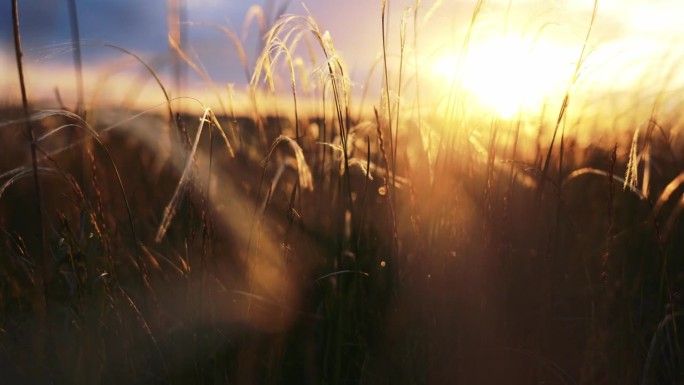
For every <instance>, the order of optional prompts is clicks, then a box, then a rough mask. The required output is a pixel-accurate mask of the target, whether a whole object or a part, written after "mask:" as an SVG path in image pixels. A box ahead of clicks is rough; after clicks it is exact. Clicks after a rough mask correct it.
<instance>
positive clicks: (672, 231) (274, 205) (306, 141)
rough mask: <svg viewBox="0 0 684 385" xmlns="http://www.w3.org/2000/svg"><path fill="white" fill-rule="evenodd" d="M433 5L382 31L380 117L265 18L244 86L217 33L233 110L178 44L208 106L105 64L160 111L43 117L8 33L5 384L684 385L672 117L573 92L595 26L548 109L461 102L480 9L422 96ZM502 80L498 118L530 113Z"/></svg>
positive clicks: (131, 104) (120, 108)
mask: <svg viewBox="0 0 684 385" xmlns="http://www.w3.org/2000/svg"><path fill="white" fill-rule="evenodd" d="M389 3H391V1H390V2H389ZM436 3H437V4H436V5H435V6H434V7H433V8H430V6H429V5H425V6H423V5H422V4H421V1H416V2H415V4H414V5H413V6H412V7H410V8H407V9H405V10H400V11H402V12H399V11H398V10H397V9H396V8H392V9H390V8H389V6H390V5H391V4H388V2H386V1H378V2H377V4H376V5H377V6H376V7H375V8H372V10H373V11H377V25H378V37H377V38H378V39H379V40H381V41H382V47H383V48H382V52H381V53H380V54H379V55H378V56H377V61H376V66H375V67H374V70H375V71H376V75H375V76H372V74H369V75H368V79H369V80H368V82H371V81H376V80H377V81H378V82H379V83H378V84H376V85H372V84H365V85H364V86H365V87H364V90H365V89H377V90H379V92H378V95H377V97H376V96H374V95H372V94H371V95H366V94H365V92H364V94H363V95H358V92H355V91H354V90H355V89H354V84H353V82H352V81H351V80H350V79H349V77H348V74H349V71H348V68H347V67H346V65H345V63H344V59H345V58H344V57H341V56H340V55H339V54H338V52H337V51H336V50H335V46H334V44H333V38H332V37H331V36H330V34H328V33H326V32H325V30H324V29H323V28H324V27H323V26H320V27H319V25H318V24H317V22H316V20H315V19H314V18H313V17H312V16H311V15H310V14H308V13H307V12H306V9H304V10H303V11H302V12H299V13H292V14H291V13H285V12H284V10H283V12H282V14H277V15H275V16H274V17H273V21H272V23H270V25H268V26H267V27H265V28H264V33H263V40H262V46H261V47H260V48H261V54H260V55H259V56H258V57H257V59H256V60H255V61H254V62H253V63H249V60H248V58H246V57H244V48H243V47H242V46H241V44H242V43H241V41H240V39H239V37H238V35H237V34H235V33H234V32H233V31H231V30H230V29H228V28H224V29H223V32H225V34H226V39H227V40H228V41H230V43H231V44H233V46H234V48H235V49H236V52H237V55H239V56H240V60H241V61H242V62H243V63H244V69H245V72H246V81H248V83H249V86H248V87H247V88H246V92H244V93H242V92H233V89H232V86H231V87H229V88H228V90H227V91H226V90H225V87H224V86H222V85H219V84H216V83H214V82H212V80H211V78H210V76H209V75H208V74H207V73H206V71H204V69H203V68H202V66H201V65H200V63H198V62H197V61H196V60H195V59H193V58H192V57H191V55H189V54H188V52H187V47H185V48H184V47H182V46H181V45H179V44H178V43H177V41H178V39H174V35H173V33H171V32H170V37H169V46H170V50H171V51H172V52H174V54H175V56H174V57H175V60H176V61H177V62H178V63H182V65H184V66H186V67H187V69H188V71H191V72H193V73H194V74H195V75H196V76H198V77H200V78H201V79H203V80H204V81H205V82H206V85H207V88H208V89H210V91H211V92H210V93H209V94H208V95H209V96H207V94H204V95H202V96H201V97H200V96H195V95H192V94H186V95H181V96H173V97H172V96H170V95H171V94H172V92H170V91H169V90H170V89H172V88H173V84H174V79H173V78H171V79H167V78H165V77H164V76H162V75H160V74H159V73H157V72H156V71H155V68H154V66H152V65H151V64H149V63H148V62H147V61H146V60H145V58H144V57H143V56H142V55H138V54H136V53H134V52H132V51H130V50H128V49H126V47H117V46H114V47H110V48H111V49H114V50H117V51H118V52H119V53H120V55H121V56H122V57H126V58H128V59H130V60H132V61H133V62H134V63H136V65H137V66H138V67H139V69H140V71H141V73H143V74H144V75H143V77H145V78H146V81H148V82H150V83H151V84H153V85H154V87H155V90H157V94H158V95H163V97H162V98H160V99H159V102H152V103H148V104H146V105H145V107H139V106H136V103H135V100H137V99H136V98H137V96H131V95H130V94H129V95H128V96H127V98H126V99H124V100H123V101H120V103H118V104H111V103H104V102H102V103H100V102H99V101H98V97H100V96H101V95H103V94H106V93H107V92H108V90H107V87H114V86H113V85H112V84H111V83H107V82H103V83H102V84H100V85H97V87H96V88H95V92H93V93H92V94H91V95H84V93H83V91H82V89H81V91H79V95H78V97H76V98H75V99H74V100H73V101H68V102H67V103H65V102H64V101H63V100H62V99H61V96H60V93H59V92H56V93H55V96H54V97H52V96H51V97H50V98H48V99H49V100H48V101H46V100H43V99H40V100H39V99H38V98H35V99H32V98H31V95H29V94H28V93H27V92H26V90H25V87H24V73H23V72H24V71H23V62H22V60H21V42H20V39H19V38H20V36H21V30H20V28H19V26H20V25H21V24H20V23H19V22H18V19H17V18H18V16H19V13H15V19H14V21H15V30H14V33H15V35H14V36H15V41H14V43H15V46H14V48H15V53H16V57H17V61H16V65H17V69H18V71H17V79H16V83H17V85H18V88H20V89H21V93H20V95H21V96H22V98H21V99H18V100H12V101H8V102H6V103H5V104H4V105H2V106H0V130H1V131H0V138H2V141H1V142H0V143H2V145H1V148H2V150H1V151H0V230H1V231H0V264H1V266H0V308H1V309H2V311H0V378H2V379H3V381H6V383H68V384H94V383H112V384H119V383H163V384H186V383H206V384H213V383H219V384H223V383H225V384H504V383H505V384H564V385H568V384H675V383H681V382H682V381H684V356H683V355H682V346H681V343H682V341H683V339H682V338H681V337H680V336H679V327H680V326H681V325H682V324H681V323H680V322H681V320H682V314H683V313H682V310H681V306H682V305H684V303H682V294H681V291H682V290H684V265H683V264H682V263H683V261H684V260H682V258H681V257H682V253H683V252H684V242H683V241H684V226H682V223H681V216H682V210H683V209H684V199H683V198H682V184H683V183H684V170H683V168H682V161H684V159H682V154H684V151H683V150H684V141H683V139H684V138H683V137H682V133H681V128H682V125H681V117H680V115H681V112H680V111H679V109H678V107H679V106H680V105H681V103H680V102H679V99H677V96H676V94H674V93H668V92H665V91H662V90H661V92H655V96H654V97H652V98H651V99H648V98H642V95H638V94H637V92H636V91H635V92H634V94H627V95H624V94H621V95H619V96H610V97H609V96H602V97H601V98H593V99H592V98H591V97H589V96H588V95H589V93H588V92H584V91H583V89H582V88H581V87H580V86H579V85H580V84H581V79H582V78H581V76H580V75H581V74H582V71H584V70H585V66H584V65H585V64H586V63H587V62H588V57H589V56H590V51H591V48H592V47H593V45H592V40H591V39H592V26H593V25H594V21H595V18H596V16H597V14H598V12H600V7H599V2H595V3H594V4H593V9H591V10H590V11H591V12H589V13H588V14H587V17H588V18H587V20H584V24H583V31H584V32H583V33H584V34H585V35H582V36H581V38H580V40H579V42H578V43H577V45H576V46H575V48H576V50H575V51H573V52H575V54H576V55H575V61H574V63H573V65H571V66H570V67H571V68H570V72H568V73H566V75H567V76H565V78H563V87H561V92H560V93H559V94H557V98H556V99H555V101H554V102H549V103H547V104H544V105H541V104H532V105H523V102H522V101H521V100H520V99H514V102H513V108H511V104H510V103H508V104H502V102H501V100H500V99H490V100H489V101H492V100H493V102H492V103H493V104H490V105H488V104H487V100H485V101H483V100H482V99H483V98H484V95H488V92H489V91H488V90H487V91H483V92H480V93H478V91H477V90H475V80H474V79H476V77H475V76H469V75H468V71H469V70H470V67H468V65H466V64H459V63H461V62H459V60H465V59H463V58H464V57H465V55H466V54H465V53H463V52H467V51H468V50H470V51H471V52H477V45H476V44H475V43H472V42H474V41H475V40H476V38H475V36H476V35H477V34H478V33H479V31H481V30H480V29H478V28H479V25H480V24H479V23H480V20H481V17H482V13H483V12H484V10H485V8H486V6H487V2H485V1H476V2H473V5H472V15H471V16H470V23H469V24H468V25H465V26H464V31H466V33H465V35H464V37H463V40H460V41H459V42H458V44H457V48H458V50H459V51H458V52H461V55H462V56H460V59H458V58H457V60H456V61H455V62H453V63H451V62H448V63H451V64H450V65H451V66H449V65H447V67H446V68H447V71H452V72H453V73H451V72H450V75H449V76H447V77H443V78H440V79H441V80H439V81H438V83H440V82H441V83H442V88H440V89H435V88H434V87H435V86H434V84H431V83H432V82H434V79H433V81H431V80H429V79H427V76H426V75H425V73H426V72H427V71H428V67H421V66H420V65H419V63H423V65H424V66H429V65H431V64H430V63H431V62H435V61H437V60H436V59H431V57H428V59H427V64H425V62H419V61H418V60H417V59H416V58H417V57H418V56H417V55H418V53H419V52H421V48H422V46H421V44H420V42H421V41H423V40H421V39H420V35H419V29H418V28H417V27H416V26H417V25H418V22H419V20H421V18H425V17H426V13H427V14H429V13H430V12H439V9H438V7H437V5H438V3H440V2H436ZM71 4H72V6H75V5H73V4H75V2H71ZM13 6H14V7H17V1H16V0H15V1H14V3H13ZM18 6H19V9H20V8H21V2H19V4H18ZM514 7H515V6H513V8H514ZM254 9H255V10H256V11H255V13H254V15H256V16H254V15H252V16H250V18H252V17H256V18H258V17H259V15H261V18H263V17H264V16H263V10H261V13H259V8H258V7H256V8H254ZM13 10H14V9H13ZM390 11H391V12H390ZM391 17H394V18H395V19H393V20H395V21H399V23H396V22H395V23H393V24H390V22H389V18H391ZM542 21H543V20H542ZM71 22H72V23H73V25H78V22H79V21H78V19H76V18H72V19H71ZM502 22H503V21H502ZM540 23H541V22H540ZM266 24H267V23H266ZM445 43H446V41H445ZM471 43H472V46H471ZM69 46H70V47H71V49H70V50H69V52H70V53H73V52H79V51H80V50H81V49H86V47H85V46H82V45H81V42H80V41H79V40H78V39H76V40H74V41H72V42H69ZM374 54H375V53H371V55H374ZM303 57H304V58H307V59H302V58H303ZM76 63H78V64H75V67H74V70H75V73H77V74H79V71H80V70H81V63H80V62H79V61H78V60H77V61H76ZM513 65H514V64H510V66H511V67H512V66H513ZM608 66H610V63H609V64H608ZM430 68H432V67H430ZM440 68H442V70H443V66H442V67H440ZM516 71H520V69H518V68H517V67H516ZM27 75H28V76H30V73H28V74H27ZM518 75H519V74H518ZM533 75H534V74H533ZM515 76H517V75H516V74H513V73H512V74H508V75H506V77H507V78H511V77H515ZM492 77H493V78H495V79H497V80H496V81H495V82H494V84H493V87H494V88H493V91H494V93H495V94H496V95H499V96H501V95H504V96H507V95H508V96H509V97H510V96H511V95H513V94H515V95H518V94H523V89H533V88H534V87H533V86H531V85H527V84H515V83H514V84H513V89H505V88H504V84H505V79H504V80H502V79H499V78H497V77H496V76H495V75H494V74H491V73H490V74H485V78H492ZM312 79H313V80H312ZM668 79H669V78H667V77H666V78H665V81H664V82H665V83H667V82H668ZM546 80H547V79H543V80H539V81H540V82H542V81H546ZM81 82H83V80H82V79H81ZM469 82H470V83H469ZM645 82H647V81H646V80H645ZM83 86H84V85H83V84H82V85H81V87H83ZM85 86H88V84H85ZM497 87H499V88H498V89H497ZM583 92H584V93H583ZM473 94H477V95H475V96H473ZM478 95H479V98H478ZM86 96H90V98H88V97H86ZM526 96H528V101H529V100H532V99H534V97H533V96H531V95H530V94H526ZM22 99H23V100H22ZM238 99H239V100H238ZM509 99H510V98H509ZM509 99H507V100H506V101H507V102H509V101H510V100H509ZM238 104H239V105H240V106H241V107H240V108H238V107H237V105H238ZM535 109H536V110H535Z"/></svg>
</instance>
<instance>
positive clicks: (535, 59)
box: [432, 36, 573, 118]
mask: <svg viewBox="0 0 684 385" xmlns="http://www.w3.org/2000/svg"><path fill="white" fill-rule="evenodd" d="M458 60H459V58H458V55H456V54H446V55H443V56H442V57H440V58H438V59H437V60H435V61H434V63H433V66H432V73H433V76H434V77H435V78H436V80H437V81H438V82H440V83H442V84H445V83H446V84H449V85H451V84H454V82H456V84H458V85H459V86H460V88H462V90H463V91H464V92H465V93H466V94H467V95H469V96H472V97H474V98H475V99H476V100H477V102H478V104H480V105H482V106H483V107H484V108H486V109H489V110H491V111H493V112H495V113H496V114H497V115H498V116H499V117H501V118H511V117H513V116H515V115H517V114H518V112H519V111H520V112H524V113H532V112H538V111H540V110H541V106H542V104H543V103H544V102H545V100H546V99H547V98H548V97H550V96H551V95H554V94H556V93H558V92H559V91H560V90H562V89H563V86H564V85H565V84H567V82H568V80H569V79H570V76H572V70H573V63H572V50H571V49H568V48H567V47H564V46H562V45H560V44H554V43H552V42H541V41H537V42H534V41H531V40H526V39H522V38H519V37H516V36H498V37H494V38H490V39H487V40H485V41H482V42H478V43H476V44H473V46H472V47H471V48H470V49H469V51H468V52H467V53H466V54H465V55H463V59H462V60H463V63H461V66H460V74H459V73H458V72H459V63H458Z"/></svg>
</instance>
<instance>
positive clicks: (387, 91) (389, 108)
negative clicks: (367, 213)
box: [345, 0, 394, 193]
mask: <svg viewBox="0 0 684 385" xmlns="http://www.w3.org/2000/svg"><path fill="white" fill-rule="evenodd" d="M387 1H388V0H382V14H381V17H380V21H381V24H382V61H383V65H384V81H385V87H384V88H385V98H386V99H385V100H386V108H387V129H388V130H389V145H390V148H389V152H390V158H391V160H392V166H390V165H389V164H388V165H387V169H388V170H389V169H390V167H393V165H394V148H393V147H392V146H393V145H394V141H393V140H392V138H393V136H394V132H393V130H392V99H391V97H390V83H389V67H388V64H387V33H388V31H387V27H386V24H385V14H386V12H387V11H386V8H387ZM379 123H380V122H378V124H379ZM378 127H381V126H380V125H378ZM345 148H346V146H345ZM388 193H389V191H388Z"/></svg>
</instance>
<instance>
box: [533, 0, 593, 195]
mask: <svg viewBox="0 0 684 385" xmlns="http://www.w3.org/2000/svg"><path fill="white" fill-rule="evenodd" d="M597 14H598V0H594V7H593V9H592V12H591V21H590V22H589V28H587V34H586V35H585V36H584V43H583V44H582V50H581V51H580V54H579V58H578V59H577V64H576V65H575V71H574V72H573V74H572V78H571V79H570V82H569V83H568V86H567V88H566V90H565V95H564V96H563V103H562V104H561V108H560V111H559V112H558V118H557V119H556V125H555V127H554V129H553V135H552V136H551V143H550V144H549V148H548V150H547V152H546V159H545V160H544V167H543V168H542V172H541V176H540V179H539V192H538V196H539V198H541V197H542V194H543V190H544V182H545V180H546V174H547V173H548V171H549V165H550V162H551V153H552V151H553V145H554V142H555V140H556V135H557V133H558V130H559V128H560V125H561V122H563V117H564V116H565V113H566V112H567V109H568V106H569V105H570V94H571V93H572V89H573V88H574V86H575V84H576V83H577V79H578V78H579V75H580V69H581V68H582V64H583V63H584V59H585V58H586V53H587V47H588V46H589V37H590V36H591V31H592V29H593V27H594V22H595V21H596V15H597Z"/></svg>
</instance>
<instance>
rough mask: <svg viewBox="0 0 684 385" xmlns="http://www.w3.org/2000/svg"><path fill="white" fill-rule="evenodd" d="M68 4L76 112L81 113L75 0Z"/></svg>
mask: <svg viewBox="0 0 684 385" xmlns="http://www.w3.org/2000/svg"><path fill="white" fill-rule="evenodd" d="M67 4H68V6H69V25H70V28H71V46H72V48H73V50H74V52H73V55H74V67H75V69H76V114H78V115H82V114H83V113H84V112H85V111H84V109H83V63H82V60H81V34H80V31H79V26H78V11H77V8H76V0H67Z"/></svg>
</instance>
